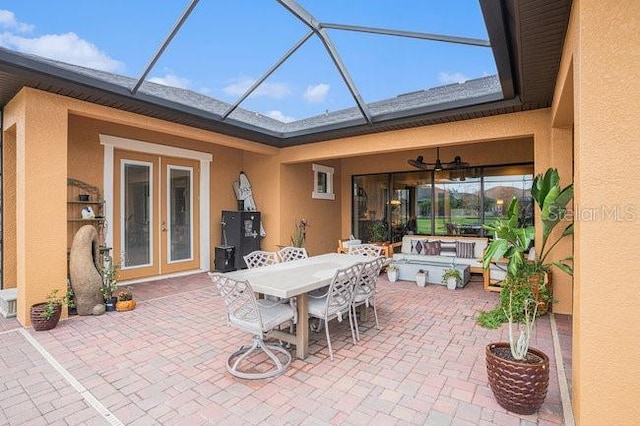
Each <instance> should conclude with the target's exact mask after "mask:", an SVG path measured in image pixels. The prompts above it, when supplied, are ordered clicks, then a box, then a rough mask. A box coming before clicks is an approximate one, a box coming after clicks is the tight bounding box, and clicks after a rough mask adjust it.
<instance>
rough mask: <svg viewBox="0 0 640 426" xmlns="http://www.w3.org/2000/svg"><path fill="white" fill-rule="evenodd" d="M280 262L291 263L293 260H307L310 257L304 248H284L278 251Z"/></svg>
mask: <svg viewBox="0 0 640 426" xmlns="http://www.w3.org/2000/svg"><path fill="white" fill-rule="evenodd" d="M278 257H280V262H291V261H292V260H298V259H306V258H307V257H309V255H308V254H307V250H306V249H305V248H304V247H284V248H282V249H280V250H279V251H278Z"/></svg>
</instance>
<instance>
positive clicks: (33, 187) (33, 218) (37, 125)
mask: <svg viewBox="0 0 640 426" xmlns="http://www.w3.org/2000/svg"><path fill="white" fill-rule="evenodd" d="M19 96H23V97H24V99H23V100H24V103H23V104H22V106H23V109H22V113H21V114H20V115H21V120H19V121H18V131H17V134H16V150H15V151H16V154H15V155H16V157H15V165H16V167H15V169H16V195H15V199H16V216H15V217H16V220H15V221H16V227H15V230H16V281H17V287H18V295H19V296H18V301H17V302H18V303H17V314H18V321H19V322H20V323H21V324H23V325H25V326H26V325H30V323H31V321H30V319H29V307H30V306H31V305H32V304H34V303H38V302H43V301H45V300H46V296H47V294H49V292H50V291H51V290H52V289H58V291H59V293H58V294H59V295H60V296H63V295H64V294H65V292H66V277H67V249H66V245H67V241H66V240H67V235H66V234H67V208H66V201H67V121H68V114H67V109H66V108H65V107H64V106H61V105H60V102H56V97H55V95H51V94H47V93H44V92H40V91H37V90H34V89H23V90H22V92H21V93H20V94H19ZM99 166H100V165H99V164H98V165H96V167H99ZM63 316H66V313H65V310H64V309H63Z"/></svg>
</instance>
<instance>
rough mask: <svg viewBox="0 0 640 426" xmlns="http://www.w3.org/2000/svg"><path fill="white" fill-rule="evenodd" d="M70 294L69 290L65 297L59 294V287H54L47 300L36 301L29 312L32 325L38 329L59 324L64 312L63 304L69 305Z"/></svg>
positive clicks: (42, 329) (41, 329) (48, 328)
mask: <svg viewBox="0 0 640 426" xmlns="http://www.w3.org/2000/svg"><path fill="white" fill-rule="evenodd" d="M69 298H70V294H69V292H67V294H65V295H64V296H63V297H60V296H58V289H53V290H51V291H50V292H49V294H48V295H47V301H46V302H42V303H36V304H35V305H32V306H31V309H30V310H29V314H30V317H31V325H32V326H33V329H34V330H36V331H44V330H51V329H52V328H55V327H56V326H57V325H58V321H60V315H61V314H62V305H68V304H69V302H70V299H69Z"/></svg>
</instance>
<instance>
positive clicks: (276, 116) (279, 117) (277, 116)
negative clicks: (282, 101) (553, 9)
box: [265, 110, 296, 123]
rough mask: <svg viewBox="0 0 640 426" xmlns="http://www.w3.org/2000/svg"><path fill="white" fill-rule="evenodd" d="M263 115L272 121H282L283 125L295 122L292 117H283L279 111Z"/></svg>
mask: <svg viewBox="0 0 640 426" xmlns="http://www.w3.org/2000/svg"><path fill="white" fill-rule="evenodd" d="M265 115H266V116H267V117H271V118H273V119H274V120H278V121H282V122H283V123H291V122H292V121H296V119H295V118H294V117H289V116H288V115H284V114H283V113H282V112H281V111H278V110H273V111H269V112H267V113H266V114H265Z"/></svg>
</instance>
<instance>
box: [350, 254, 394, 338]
mask: <svg viewBox="0 0 640 426" xmlns="http://www.w3.org/2000/svg"><path fill="white" fill-rule="evenodd" d="M386 261H387V259H385V258H384V257H383V256H380V257H377V258H375V259H373V260H371V261H369V262H365V263H363V264H362V273H361V274H360V280H359V281H358V285H356V292H355V295H354V296H353V303H352V305H351V306H352V309H353V318H354V321H355V325H356V339H358V340H360V331H359V330H358V317H357V314H356V308H358V307H359V306H363V305H364V306H366V307H367V308H368V307H369V306H371V305H373V314H374V316H375V318H376V328H380V324H379V323H378V311H377V309H376V308H377V305H378V304H377V303H376V285H377V283H378V276H379V275H380V270H381V269H382V267H383V266H384V264H385V263H386Z"/></svg>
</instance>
